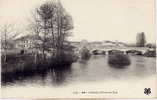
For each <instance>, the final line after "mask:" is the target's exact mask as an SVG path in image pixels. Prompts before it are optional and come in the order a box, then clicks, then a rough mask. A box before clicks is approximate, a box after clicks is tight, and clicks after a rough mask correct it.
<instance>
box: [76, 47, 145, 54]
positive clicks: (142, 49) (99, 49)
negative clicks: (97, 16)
mask: <svg viewBox="0 0 157 100" xmlns="http://www.w3.org/2000/svg"><path fill="white" fill-rule="evenodd" d="M87 48H88V49H89V50H90V52H91V53H93V51H95V50H97V51H99V52H105V54H106V55H108V53H109V51H112V50H118V51H122V52H123V53H124V54H127V51H129V50H135V51H138V52H141V53H142V54H144V53H145V52H146V51H147V50H148V48H147V47H103V48H102V47H101V48H100V47H98V48H91V47H87ZM80 49H81V47H79V48H77V50H76V51H77V52H79V51H80Z"/></svg>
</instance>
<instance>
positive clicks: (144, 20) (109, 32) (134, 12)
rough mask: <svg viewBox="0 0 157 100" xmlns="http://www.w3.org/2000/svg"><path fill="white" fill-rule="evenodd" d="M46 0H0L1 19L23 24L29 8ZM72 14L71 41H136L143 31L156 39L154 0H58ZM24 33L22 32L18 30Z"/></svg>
mask: <svg viewBox="0 0 157 100" xmlns="http://www.w3.org/2000/svg"><path fill="white" fill-rule="evenodd" d="M44 1H45V0H0V12H1V13H0V23H17V25H18V27H19V28H24V27H25V24H26V23H27V21H28V20H27V19H28V18H29V17H30V14H31V11H32V10H33V9H34V8H35V7H37V6H38V5H39V4H41V3H43V2H44ZM61 2H62V4H63V6H64V8H65V9H66V10H67V12H69V13H70V14H71V16H72V18H73V22H74V29H73V35H72V36H71V37H70V38H69V39H70V40H71V41H81V40H83V39H86V40H87V41H103V40H111V41H116V40H117V41H121V42H127V43H134V42H136V35H137V33H139V32H145V35H146V41H147V42H148V43H154V42H155V36H156V35H155V8H154V5H155V4H154V0H61ZM21 34H24V33H21Z"/></svg>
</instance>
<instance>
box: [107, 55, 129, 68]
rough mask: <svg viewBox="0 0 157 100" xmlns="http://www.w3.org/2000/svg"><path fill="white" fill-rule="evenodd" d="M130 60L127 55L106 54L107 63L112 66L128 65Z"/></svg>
mask: <svg viewBox="0 0 157 100" xmlns="http://www.w3.org/2000/svg"><path fill="white" fill-rule="evenodd" d="M130 63H131V61H130V58H129V56H128V55H125V54H119V53H117V54H111V55H109V56H108V64H109V65H110V66H112V67H117V68H122V67H124V66H127V65H130Z"/></svg>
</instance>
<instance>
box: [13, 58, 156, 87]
mask: <svg viewBox="0 0 157 100" xmlns="http://www.w3.org/2000/svg"><path fill="white" fill-rule="evenodd" d="M107 59H108V58H107V56H103V55H94V56H92V57H91V58H90V60H88V61H81V60H80V61H77V62H76V63H73V64H72V66H70V67H68V68H66V69H62V70H57V69H51V70H49V71H45V72H43V73H41V74H40V75H34V76H32V77H27V78H25V79H22V80H16V81H15V82H14V83H11V85H15V84H16V85H25V84H38V85H39V84H40V85H51V86H64V85H68V84H73V82H81V83H83V82H95V81H107V80H121V79H122V80H123V79H124V80H127V79H134V78H139V79H141V78H145V77H148V76H151V75H153V74H155V71H156V69H155V68H156V59H155V58H149V57H140V56H130V59H131V64H130V65H129V66H126V67H125V68H121V69H118V68H113V67H110V66H109V65H108V63H107Z"/></svg>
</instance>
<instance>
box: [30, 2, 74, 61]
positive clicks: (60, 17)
mask: <svg viewBox="0 0 157 100" xmlns="http://www.w3.org/2000/svg"><path fill="white" fill-rule="evenodd" d="M34 16H35V17H34V18H33V20H34V21H32V22H33V23H32V30H33V32H34V33H36V34H37V36H38V38H39V40H40V41H41V44H40V47H41V48H42V53H43V55H45V51H47V50H52V49H53V51H54V52H53V55H56V56H60V54H61V52H62V50H63V49H64V44H65V42H66V41H67V37H68V36H70V33H71V31H70V30H71V29H73V21H72V17H71V16H70V15H69V14H68V13H67V12H66V10H65V9H64V8H63V6H62V4H61V3H60V2H59V1H57V2H56V1H47V2H45V3H44V4H42V5H41V6H40V7H38V8H36V9H35V15H34ZM44 58H45V56H44Z"/></svg>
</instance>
